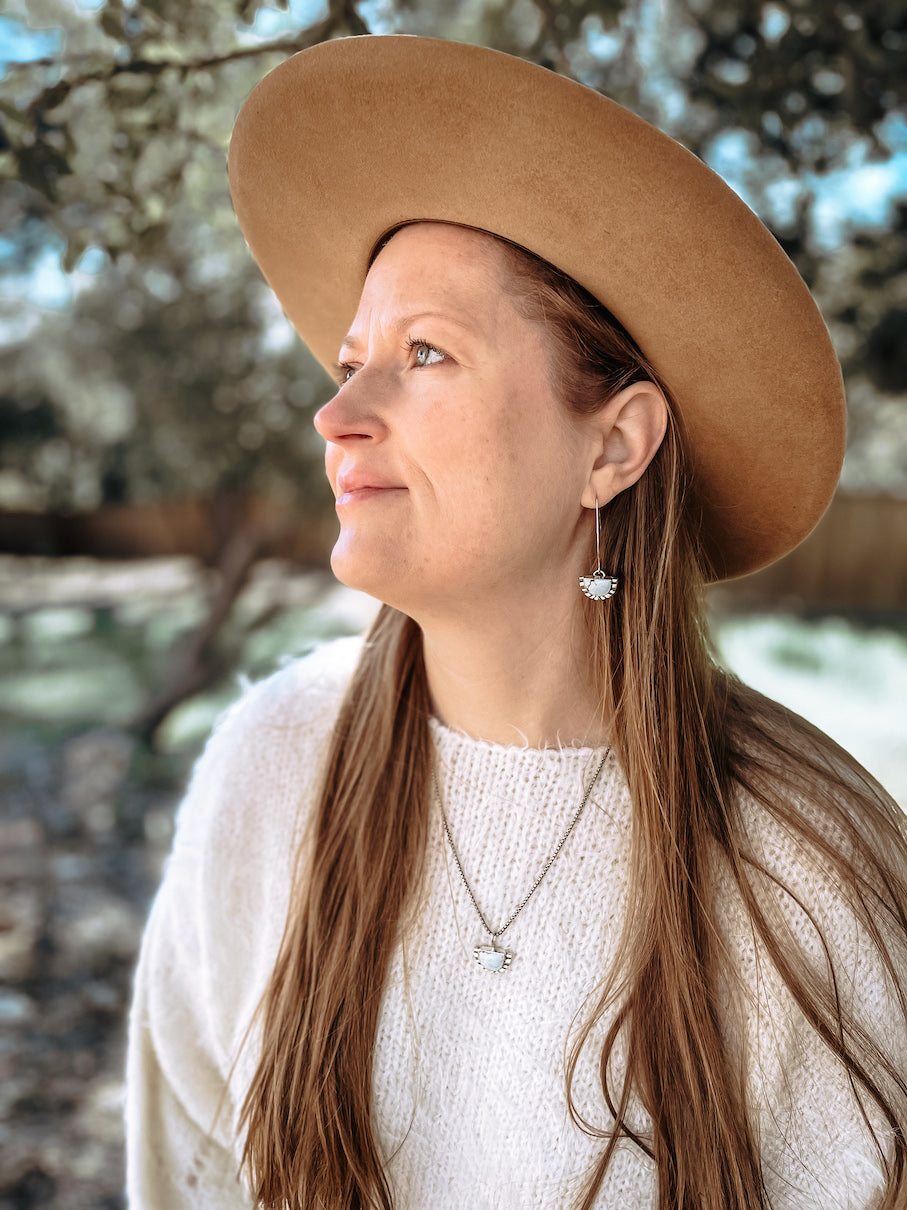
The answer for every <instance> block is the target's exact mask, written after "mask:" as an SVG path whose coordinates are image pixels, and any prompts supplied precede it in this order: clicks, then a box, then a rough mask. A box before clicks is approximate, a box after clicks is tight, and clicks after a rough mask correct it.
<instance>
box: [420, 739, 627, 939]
mask: <svg viewBox="0 0 907 1210" xmlns="http://www.w3.org/2000/svg"><path fill="white" fill-rule="evenodd" d="M610 751H611V749H610V748H606V749H605V754H604V756H603V757H602V758H601V760H600V761H599V762H598V768H597V769H596V770H595V773H594V774H593V775H592V778H591V779H590V781H589V784H588V786H587V787H586V792H585V794H583V800H582V802H581V803H580V804H579V806H578V807H577V808H576V811H575V813H574V815H573V818H572V819H571V820H570V823H569V825H568V827H567V831H566V832H565V833H564V834H563V836H562V837H561V838H560V840H559V841H558V842H557V845H556V846H555V849H554V852H553V853H552V854H551V856H550V857H549V858H548V860H547V861H546V862H545V867H544V869H543V870H542V872H541V874H539V876H538V877H537V878H536V880H535V882H533V884H532V886H531V887H530V888H529V890H528V891H527V892H526V894H525V895H524V896H523V898H522V899H521V900H520V902H519V904H518V905H517V907H516V908H515V909H514V910H513V911H512V912H511V913H510V915H509V916H508V918H507V920H506V922H505V923H504V924H502V925H501V927H500V928H498V929H493V928H492V927H491V925H490V924H489V923H488V921H487V920H486V919H485V916H484V914H483V912H482V909H481V908H480V907H479V904H478V900H477V899H476V897H475V894H474V893H473V889H472V887H471V886H470V885H469V881H468V879H467V877H466V874H465V872H464V870H463V863H462V862H461V861H460V855H459V854H458V853H457V846H456V845H455V844H454V839H453V836H452V835H451V831H450V824H449V823H448V822H447V813H446V812H445V810H444V802H443V800H442V798H441V788H440V786H439V785H438V774H437V770H436V769H435V767H434V766H433V767H432V771H431V780H432V785H433V787H434V791H435V798H436V799H437V802H438V807H439V808H440V811H441V819H442V821H443V823H444V834H445V836H446V837H447V843H448V844H449V845H450V851H451V853H452V854H453V859H454V861H455V862H456V865H457V869H458V870H459V872H460V877H461V878H462V880H463V886H464V887H465V888H466V893H467V895H468V896H469V898H470V901H471V902H472V906H473V907H474V908H475V910H476V915H477V916H478V918H479V919H480V920H481V922H482V927H483V928H484V930H485V932H486V933H487V934H488V935H489V937H490V938H491V941H492V945H494V943H495V942H496V941H497V939H498V937H500V936H502V934H504V933H506V932H507V930H508V929H509V928H510V926H511V924H513V922H514V920H516V918H517V916H519V914H520V912H521V911H522V910H523V908H524V907H525V906H526V904H527V903H528V902H529V900H530V899H531V898H532V896H533V895H534V894H535V892H536V891H537V890H538V888H539V886H540V885H541V883H542V880H543V879H544V877H545V875H546V874H547V873H548V871H549V870H550V869H551V867H552V866H553V865H554V863H555V861H556V860H557V858H558V855H559V854H560V851H561V849H562V848H563V847H564V845H565V844H566V843H567V841H568V839H569V837H570V833H571V832H572V831H573V829H574V828H575V827H576V825H577V823H578V822H579V817H580V816H581V815H582V813H583V810H584V808H585V806H586V803H587V802H588V801H589V796H590V795H591V793H592V791H593V789H594V788H595V783H596V782H597V781H598V777H599V774H600V773H601V771H602V769H603V768H604V764H605V761H606V760H607V759H608V753H609V752H610Z"/></svg>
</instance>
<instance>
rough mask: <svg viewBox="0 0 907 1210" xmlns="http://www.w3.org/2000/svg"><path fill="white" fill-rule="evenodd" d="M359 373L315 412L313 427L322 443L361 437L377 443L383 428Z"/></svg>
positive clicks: (382, 433)
mask: <svg viewBox="0 0 907 1210" xmlns="http://www.w3.org/2000/svg"><path fill="white" fill-rule="evenodd" d="M361 374H362V370H359V371H357V373H356V375H355V376H354V378H353V379H351V380H350V381H349V382H347V383H345V384H344V386H343V387H342V388H341V389H340V390H338V392H337V394H336V395H335V396H334V398H333V399H329V400H328V402H327V403H326V404H325V405H324V407H322V408H320V409H319V410H318V411H317V412H316V413H315V428H316V430H317V431H318V432H319V433H320V434H321V436H322V437H323V438H324V439H325V441H343V440H345V439H348V438H353V437H360V438H370V439H372V440H380V439H381V437H383V435H384V433H385V431H386V426H385V424H384V421H383V420H382V419H381V417H380V416H379V414H378V411H377V409H376V408H375V406H374V403H373V402H372V401H370V398H369V397H370V395H371V394H372V392H370V391H369V389H368V384H367V383H365V382H362V381H359V375H361Z"/></svg>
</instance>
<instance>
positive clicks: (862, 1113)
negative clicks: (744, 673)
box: [127, 38, 907, 1210]
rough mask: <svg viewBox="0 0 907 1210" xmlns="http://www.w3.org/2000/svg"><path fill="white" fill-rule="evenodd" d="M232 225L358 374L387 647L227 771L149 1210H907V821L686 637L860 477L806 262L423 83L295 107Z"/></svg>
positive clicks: (182, 896)
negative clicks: (844, 456)
mask: <svg viewBox="0 0 907 1210" xmlns="http://www.w3.org/2000/svg"><path fill="white" fill-rule="evenodd" d="M231 185H232V189H233V196H234V201H235V204H236V208H237V213H238V216H239V218H240V222H241V224H242V226H243V230H244V232H245V234H246V237H247V239H248V240H249V243H250V246H251V248H252V250H253V253H254V254H255V256H256V259H257V260H258V262H259V264H260V265H261V267H262V269H263V271H264V273H265V275H266V277H267V278H268V280H269V282H270V283H271V285H272V287H273V288H274V289H275V291H276V293H277V295H278V297H279V298H280V300H281V302H282V304H283V306H284V308H285V309H286V311H287V313H288V315H289V316H290V318H291V319H292V320H293V322H294V323H295V325H296V327H297V329H298V330H299V331H300V333H301V334H302V336H303V338H304V339H305V340H306V341H307V343H309V345H310V347H311V348H312V349H313V350H314V352H315V353H316V355H317V356H319V358H320V359H321V360H322V361H323V362H329V361H330V362H333V361H334V360H335V359H336V358H338V349H339V361H338V364H337V367H336V373H337V377H338V391H337V393H336V395H335V397H334V398H333V399H332V400H331V401H330V402H329V403H328V404H326V405H325V407H324V408H323V409H322V410H321V411H320V412H319V414H318V417H317V418H316V427H317V428H318V430H319V432H320V433H321V435H322V436H323V437H324V438H325V440H326V443H327V472H328V477H329V479H330V481H331V486H332V488H333V489H334V492H335V495H336V497H337V512H338V516H339V519H340V536H339V538H338V541H337V545H336V547H335V549H334V554H333V560H332V562H333V567H334V570H335V572H336V573H337V575H338V577H339V578H340V579H342V580H343V581H345V582H346V583H348V584H351V585H353V586H355V587H357V588H361V589H364V590H365V591H367V592H369V593H371V594H372V595H374V596H376V597H378V599H380V600H381V601H382V602H384V607H383V608H382V610H381V612H380V614H379V615H378V618H377V621H376V622H375V625H374V627H373V628H372V631H371V633H370V636H369V638H368V640H367V642H366V643H365V644H364V646H362V645H359V644H357V643H352V642H349V641H348V642H346V643H342V644H339V645H333V646H329V647H326V648H324V649H322V650H321V651H319V652H317V653H316V654H315V655H313V656H311V657H309V658H308V659H306V660H302V661H298V662H296V663H295V664H293V665H291V666H290V667H289V668H288V669H286V670H284V671H283V672H281V673H280V674H278V675H277V676H276V677H274V678H272V679H271V680H270V681H267V682H265V683H264V684H263V685H261V686H258V687H257V688H255V689H254V690H252V691H250V692H249V693H248V694H247V695H246V696H245V697H244V698H243V699H242V700H241V701H240V702H239V703H238V705H237V706H236V707H234V708H233V710H232V711H231V712H230V713H229V715H228V716H227V718H226V719H225V720H224V721H223V722H222V723H221V724H220V726H219V727H218V729H217V731H216V732H215V735H214V736H213V738H212V740H211V742H210V744H209V746H208V749H207V751H206V753H205V756H204V757H203V758H202V760H201V762H200V764H199V766H198V769H197V770H196V773H195V776H194V778H193V782H192V785H191V787H190V790H189V794H188V796H187V799H186V802H185V803H184V805H183V807H182V809H181V812H180V818H179V824H178V830H177V837H176V841H175V846H174V852H173V855H172V856H171V858H170V862H169V865H168V868H167V873H166V876H165V879H164V883H163V886H162V888H161V891H160V893H159V895H158V898H157V901H156V903H155V907H154V910H153V912H152V916H151V919H150V922H149V925H148V929H147V932H146V936H145V941H144V944H143V951H142V958H141V961H140V966H139V971H138V975H137V983H136V998H135V1004H134V1008H133V1014H132V1019H131V1032H130V1060H129V1063H130V1067H129V1094H128V1112H127V1116H128V1136H129V1153H130V1160H129V1164H130V1176H129V1187H130V1196H131V1203H132V1205H134V1206H136V1207H146V1206H147V1207H151V1206H154V1207H157V1206H161V1207H164V1206H166V1207H181V1206H193V1207H200V1206H201V1207H205V1206H211V1207H214V1206H217V1207H233V1206H250V1205H254V1204H258V1205H264V1206H290V1207H294V1208H295V1207H307V1208H308V1207H320V1206H324V1207H331V1208H332V1210H333V1208H335V1207H336V1208H337V1210H339V1208H341V1207H343V1208H346V1207H358V1206H362V1207H366V1206H368V1207H382V1208H385V1207H390V1206H394V1207H397V1208H398V1210H416V1208H418V1210H423V1208H427V1207H450V1208H454V1207H456V1208H460V1207H464V1206H475V1207H507V1208H512V1207H513V1208H515V1207H524V1206H532V1207H565V1206H577V1207H584V1208H591V1207H599V1208H601V1207H621V1208H623V1207H632V1208H633V1210H636V1208H649V1207H652V1208H655V1207H658V1208H659V1210H677V1208H680V1207H684V1208H686V1207H697V1208H699V1207H708V1208H709V1210H719V1208H720V1210H729V1208H732V1210H751V1208H754V1207H772V1208H773V1210H779V1208H783V1210H794V1208H796V1210H803V1208H818V1207H822V1208H823V1210H831V1208H832V1207H834V1208H840V1210H844V1208H845V1207H848V1208H849V1210H857V1208H859V1210H870V1207H872V1208H873V1210H875V1208H877V1207H885V1208H886V1210H894V1208H895V1207H900V1206H903V1205H905V1204H907V1167H905V1161H907V1139H905V1129H907V960H905V956H907V845H905V838H904V827H903V821H902V819H901V817H900V815H899V813H898V812H897V810H896V808H895V807H894V805H893V804H892V803H891V802H890V800H888V799H887V798H886V797H885V796H884V794H883V793H882V792H881V791H880V790H879V789H878V787H876V786H875V785H874V783H872V781H871V779H869V778H868V776H867V775H866V774H865V773H864V772H863V771H862V770H861V769H860V768H859V767H858V766H857V765H856V763H855V762H854V761H853V760H852V759H851V758H849V757H848V756H847V755H846V754H844V753H842V752H841V751H840V750H838V749H837V748H836V747H835V746H834V745H833V744H832V743H831V742H830V741H829V740H827V739H826V738H825V737H823V736H821V735H819V734H818V733H816V732H815V731H814V730H813V729H812V728H810V727H809V726H808V725H807V724H806V723H804V722H803V721H802V720H799V719H797V718H795V717H793V716H791V715H790V714H789V713H788V712H786V711H784V710H783V709H782V708H781V707H779V706H776V705H774V704H772V703H770V702H767V701H765V700H764V699H762V698H760V697H758V696H757V695H756V694H754V693H752V692H751V691H749V690H747V689H746V688H745V687H744V686H742V685H740V684H739V683H737V682H735V681H734V680H733V679H731V678H729V677H728V676H726V675H725V674H724V673H722V672H720V671H718V670H717V669H716V667H715V666H714V664H713V663H712V661H711V659H710V657H709V654H708V649H707V642H706V639H705V637H704V628H703V624H702V618H701V612H700V604H699V593H700V588H701V585H702V583H703V581H704V580H707V579H710V578H713V579H714V578H721V577H722V576H728V575H735V574H742V573H744V572H745V571H747V570H752V569H754V568H755V567H758V566H760V565H762V564H763V563H765V562H768V561H770V560H771V559H773V558H776V557H778V556H780V555H781V554H782V553H784V551H786V550H788V549H790V547H791V546H793V545H794V544H796V542H797V541H799V540H800V538H802V537H803V536H804V535H805V534H806V533H807V532H808V530H809V529H810V528H811V527H812V525H813V524H814V523H815V521H816V520H817V519H818V517H819V515H820V514H821V512H822V510H823V509H824V506H825V504H826V502H827V499H828V496H829V494H830V492H831V490H832V488H833V484H834V480H835V478H836V476H837V473H838V470H839V467H840V457H841V441H842V420H843V402H842V395H841V387H840V378H839V374H838V370H837V364H836V362H835V360H834V356H833V354H832V352H831V350H830V346H829V343H828V338H827V334H826V333H825V330H824V327H823V325H822V323H821V319H820V318H819V316H818V314H817V312H816V310H815V307H814V305H813V304H812V301H811V300H810V298H809V295H808V293H807V291H806V290H805V287H804V286H803V284H802V282H801V281H800V280H799V278H798V277H797V275H796V273H795V272H794V270H793V269H792V267H791V266H790V264H789V262H788V261H787V260H786V258H785V257H784V256H783V253H781V251H780V249H778V247H777V245H775V244H774V242H773V241H772V240H771V238H770V237H769V236H768V234H767V233H766V232H765V230H764V228H762V226H761V224H759V223H758V221H757V220H756V219H755V218H754V217H753V216H752V215H751V214H750V212H749V211H748V210H746V208H745V207H744V206H743V205H742V203H740V202H739V201H738V200H737V199H736V198H735V197H734V195H733V194H732V193H731V192H730V190H728V189H726V187H725V186H723V185H722V184H721V182H720V181H718V180H717V178H715V177H714V176H713V175H712V174H711V173H710V172H709V171H708V170H707V169H705V168H704V167H703V166H702V165H701V164H700V163H699V162H698V161H697V160H695V159H694V158H693V157H691V156H689V155H688V154H687V153H686V152H684V151H683V150H682V149H680V148H679V147H677V145H676V144H673V143H672V142H671V141H670V140H668V139H666V138H665V137H664V136H662V135H660V134H659V133H658V132H657V131H654V130H653V129H652V128H651V127H648V126H647V125H646V124H645V123H642V122H640V121H639V120H638V119H636V118H634V117H632V115H629V114H627V113H626V112H625V111H623V110H621V109H619V108H618V107H617V106H614V105H613V104H612V103H610V102H608V101H606V100H605V99H604V98H602V97H600V96H598V95H597V94H593V93H591V92H589V91H588V90H586V89H583V88H581V87H579V86H577V85H574V84H572V83H570V82H568V81H565V80H563V79H561V78H559V77H557V76H555V75H553V74H552V73H549V72H546V71H543V70H542V69H540V68H536V67H533V66H531V65H529V64H526V63H522V62H519V61H517V60H513V59H510V58H508V57H507V56H502V55H498V54H495V53H493V52H490V51H485V50H482V49H479V48H475V47H467V46H459V45H455V44H451V43H441V42H433V41H428V40H423V39H415V38H380V39H373V38H361V39H360V38H356V39H347V40H342V41H339V42H334V43H330V44H326V45H321V46H318V47H316V48H314V49H313V50H311V51H307V52H304V53H303V54H301V55H298V56H296V57H295V58H294V59H293V60H291V61H289V62H288V63H286V64H284V65H283V66H282V67H280V68H278V69H277V70H276V71H275V72H273V73H272V74H271V75H270V76H269V77H268V78H267V79H266V80H265V81H264V82H263V83H262V85H260V86H259V88H258V89H257V90H256V91H255V92H254V93H253V95H252V97H251V98H250V99H249V101H248V102H247V103H246V106H245V107H244V110H243V112H242V114H241V115H240V119H239V121H238V124H237V129H236V132H235V134H234V141H233V144H232V147H231ZM624 325H626V326H624ZM599 527H600V531H601V532H600V534H599ZM240 1167H241V1169H242V1178H241V1180H237V1172H238V1170H239V1169H240Z"/></svg>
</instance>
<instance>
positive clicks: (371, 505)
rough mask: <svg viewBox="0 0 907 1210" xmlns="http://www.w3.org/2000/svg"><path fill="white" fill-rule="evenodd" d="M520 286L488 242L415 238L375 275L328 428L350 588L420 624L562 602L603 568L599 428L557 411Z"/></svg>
mask: <svg viewBox="0 0 907 1210" xmlns="http://www.w3.org/2000/svg"><path fill="white" fill-rule="evenodd" d="M506 272H507V268H506V263H505V260H504V255H503V253H502V250H501V249H500V247H499V245H497V244H496V243H495V241H494V240H492V239H490V238H489V237H488V236H485V235H483V234H482V233H481V232H476V231H471V230H468V229H466V228H462V227H454V226H448V225H444V224H435V223H419V224H415V225H412V226H408V227H404V228H403V229H402V230H401V231H399V232H398V233H397V234H396V235H395V236H394V237H393V239H392V240H391V241H390V243H389V244H388V245H387V246H386V247H385V248H384V249H383V250H382V251H381V252H380V254H379V255H378V257H377V258H376V260H375V262H374V264H373V265H372V268H371V270H370V272H369V274H368V278H367V279H366V283H365V287H364V289H363V292H362V298H361V300H360V303H359V309H358V311H357V313H356V316H355V319H354V320H353V324H352V327H351V328H350V332H349V335H348V336H347V338H346V340H345V341H344V344H343V346H342V348H341V349H340V352H339V361H340V362H341V363H342V369H341V371H340V379H341V383H340V387H339V389H338V391H337V394H336V395H335V396H334V398H333V399H332V400H331V401H330V402H329V403H327V404H325V406H324V407H323V408H322V409H321V410H320V411H319V413H318V415H317V416H316V418H315V426H316V428H317V429H318V432H319V433H320V434H321V435H322V436H323V437H324V438H325V440H326V441H327V452H326V458H325V461H326V467H327V475H328V479H329V480H330V483H331V487H332V488H333V490H334V494H335V496H336V498H337V515H338V517H339V518H340V536H339V538H338V540H337V544H336V546H335V547H334V552H333V556H332V560H331V562H332V566H333V569H334V572H335V574H336V575H337V577H338V579H340V580H341V581H343V582H344V583H346V584H349V585H351V586H353V587H355V588H360V589H362V590H364V591H365V592H368V593H371V594H372V595H373V596H376V597H378V598H380V599H381V600H383V601H386V602H387V603H388V604H391V605H395V606H396V607H397V608H399V609H402V610H403V611H404V612H407V613H410V614H411V616H413V617H415V618H416V619H417V620H420V619H421V618H422V617H423V616H425V617H428V616H430V615H431V614H433V613H436V612H437V611H439V610H441V611H445V612H446V611H450V610H451V609H453V610H456V609H459V608H460V607H461V606H463V607H466V608H474V607H475V605H476V604H482V603H487V604H489V605H493V604H495V603H500V604H504V603H505V602H506V601H507V599H508V598H514V597H515V596H517V595H519V594H523V593H527V592H529V593H535V594H544V593H545V592H546V591H547V590H548V587H549V586H550V587H551V589H552V590H553V589H555V588H556V589H557V591H562V585H563V583H564V577H565V576H570V575H572V574H573V573H574V572H576V574H579V573H580V572H581V571H582V570H583V567H584V563H585V562H588V553H589V543H590V534H591V524H592V521H591V517H590V514H589V511H588V510H587V509H583V508H582V507H581V504H580V496H581V493H582V489H583V485H584V483H585V482H586V480H587V478H588V474H589V467H590V465H591V459H590V457H589V450H590V448H591V444H592V442H591V439H590V427H589V426H588V424H587V423H584V421H583V420H582V419H581V418H578V417H576V416H574V415H572V414H571V413H568V412H567V410H566V408H565V407H564V405H563V404H562V402H561V401H560V399H559V398H558V397H557V394H556V391H555V389H554V388H553V386H552V377H553V376H552V374H551V372H550V364H549V361H550V349H549V344H548V341H549V338H548V336H547V334H546V332H545V330H544V328H543V327H542V325H541V324H539V323H537V322H534V321H531V320H527V319H525V318H523V316H521V315H520V314H519V313H518V311H517V310H516V308H515V306H514V302H513V299H512V298H511V296H510V295H509V294H508V293H507V292H506V291H505V290H504V289H503V286H502V283H503V281H504V280H505V279H504V274H505V273H506ZM572 587H575V582H574V584H573V585H572ZM577 591H578V590H577Z"/></svg>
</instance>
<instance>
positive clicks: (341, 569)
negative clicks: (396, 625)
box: [331, 534, 404, 608]
mask: <svg viewBox="0 0 907 1210" xmlns="http://www.w3.org/2000/svg"><path fill="white" fill-rule="evenodd" d="M357 545H359V544H358V543H356V542H355V541H350V540H349V539H348V538H347V537H346V535H344V534H341V535H340V537H339V538H338V540H337V544H336V545H335V547H334V550H333V553H332V554H331V571H332V572H333V573H334V575H335V577H336V578H337V579H338V580H339V581H340V583H341V584H345V585H346V586H347V588H354V589H356V591H357V592H364V593H367V594H368V595H369V596H370V597H376V598H377V599H378V600H379V601H383V602H384V603H385V604H387V605H394V607H395V608H401V606H400V605H399V603H398V600H399V597H400V595H401V594H400V589H401V587H402V586H403V583H404V576H403V567H402V564H401V560H400V559H399V557H397V558H390V557H387V556H388V555H389V553H390V552H380V551H378V550H376V549H375V545H374V544H370V546H369V549H368V550H367V551H363V550H357V549H356V547H357Z"/></svg>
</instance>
